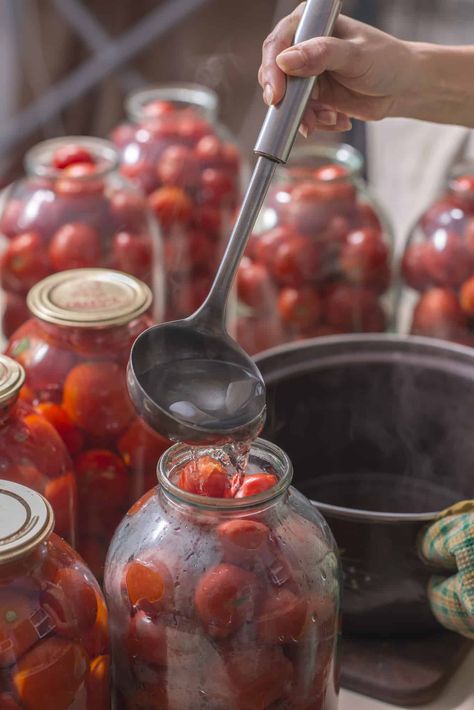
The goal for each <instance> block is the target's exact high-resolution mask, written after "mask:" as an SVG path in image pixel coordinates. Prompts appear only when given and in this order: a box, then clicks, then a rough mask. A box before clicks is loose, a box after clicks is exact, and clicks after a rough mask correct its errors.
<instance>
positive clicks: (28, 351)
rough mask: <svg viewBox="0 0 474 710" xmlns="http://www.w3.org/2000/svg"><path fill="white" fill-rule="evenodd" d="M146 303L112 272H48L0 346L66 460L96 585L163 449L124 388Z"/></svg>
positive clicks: (130, 280)
mask: <svg viewBox="0 0 474 710" xmlns="http://www.w3.org/2000/svg"><path fill="white" fill-rule="evenodd" d="M151 300H152V295H151V291H150V289H149V288H148V286H146V285H145V284H144V283H142V282H141V281H139V280H138V279H135V278H134V277H133V276H129V275H128V274H123V273H120V272H118V271H111V270H108V269H74V270H71V271H65V272H62V273H59V274H53V275H52V276H49V277H47V278H46V279H44V280H43V281H41V282H40V283H38V284H36V286H34V287H33V288H32V289H31V291H30V292H29V294H28V306H29V309H30V311H31V314H32V315H33V318H31V319H30V320H29V321H27V322H26V323H24V324H23V325H22V326H21V327H20V328H19V329H18V330H17V331H16V332H15V333H14V334H13V336H12V337H11V339H10V341H9V344H8V348H7V353H8V354H9V355H10V356H11V357H12V358H15V359H16V360H18V362H20V363H21V364H22V365H23V367H24V368H25V372H26V388H27V389H26V391H25V393H24V396H25V397H26V396H28V397H29V398H30V400H31V401H32V403H33V404H34V406H35V407H36V408H37V409H38V410H39V411H40V412H41V413H42V414H43V416H45V417H46V418H48V419H49V421H50V422H51V423H52V424H53V425H54V426H55V427H56V429H57V431H58V432H59V434H60V435H61V436H62V438H63V440H64V442H65V443H66V445H67V447H68V448H69V451H70V453H71V455H72V456H73V460H74V466H75V471H76V477H77V484H78V496H79V510H80V515H79V526H78V536H79V541H78V549H79V551H80V553H81V554H82V555H83V557H84V558H85V560H86V561H87V562H88V564H89V566H90V567H91V568H92V570H93V572H94V574H95V575H96V576H97V577H98V578H101V575H102V568H103V563H104V560H105V555H106V552H107V546H108V544H109V541H110V538H111V537H112V534H113V531H114V529H115V527H116V525H117V524H118V523H119V522H120V520H121V519H122V516H123V515H124V514H125V512H126V511H127V509H128V508H129V506H130V505H131V504H132V503H133V502H134V501H135V500H136V499H137V498H138V497H139V496H141V495H142V494H143V493H144V492H145V491H146V490H148V488H149V487H150V485H151V483H150V482H151V481H153V480H154V472H155V466H156V458H157V457H158V456H160V455H161V453H162V452H163V451H164V449H165V448H166V447H167V446H168V445H169V442H168V441H166V440H165V439H163V438H162V437H160V436H159V435H158V434H155V432H153V431H151V429H149V428H148V427H147V426H146V425H145V424H144V423H143V422H142V421H141V420H140V419H139V418H138V417H137V416H136V415H135V411H134V409H133V406H132V403H131V400H130V398H129V395H128V391H127V385H126V366H127V362H128V358H129V354H130V349H131V346H132V344H133V342H134V340H135V338H136V337H137V336H138V335H139V333H141V332H142V331H143V330H145V329H146V328H148V327H149V326H150V325H151V319H150V317H149V316H148V315H147V311H148V309H149V307H150V304H151Z"/></svg>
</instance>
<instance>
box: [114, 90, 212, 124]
mask: <svg viewBox="0 0 474 710" xmlns="http://www.w3.org/2000/svg"><path fill="white" fill-rule="evenodd" d="M154 102H164V103H169V104H172V105H173V107H174V108H175V109H176V111H179V110H183V109H191V110H193V111H194V112H196V113H198V114H199V115H200V116H201V117H202V118H204V119H206V120H208V121H210V122H211V123H215V122H216V120H217V112H218V98H217V94H216V93H215V92H214V91H212V90H211V89H208V88H207V87H205V86H200V85H199V84H163V85H161V86H157V87H155V88H152V89H145V90H140V91H136V92H134V93H132V94H130V96H129V97H128V98H127V100H126V102H125V109H126V112H127V115H128V117H129V119H130V120H131V121H134V122H137V123H138V122H142V121H150V120H153V119H154V118H156V119H157V120H163V119H164V118H166V115H167V114H163V115H160V116H154V115H153V114H152V113H151V112H147V106H149V105H150V104H151V103H154ZM172 116H173V113H171V117H172Z"/></svg>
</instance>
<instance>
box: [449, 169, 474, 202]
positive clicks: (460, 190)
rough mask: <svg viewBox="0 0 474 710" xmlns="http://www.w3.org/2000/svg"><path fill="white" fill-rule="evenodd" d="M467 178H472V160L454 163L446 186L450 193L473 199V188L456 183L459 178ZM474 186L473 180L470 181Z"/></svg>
mask: <svg viewBox="0 0 474 710" xmlns="http://www.w3.org/2000/svg"><path fill="white" fill-rule="evenodd" d="M463 176H469V177H473V178H474V160H464V161H462V162H460V163H456V165H454V167H453V168H452V170H451V171H450V173H449V178H448V186H449V189H450V191H451V192H453V193H454V194H455V195H457V196H458V197H464V198H466V197H467V198H469V199H474V188H472V187H471V186H467V185H462V184H460V183H459V182H458V180H459V178H462V177H463ZM472 184H473V185H474V179H473V180H472Z"/></svg>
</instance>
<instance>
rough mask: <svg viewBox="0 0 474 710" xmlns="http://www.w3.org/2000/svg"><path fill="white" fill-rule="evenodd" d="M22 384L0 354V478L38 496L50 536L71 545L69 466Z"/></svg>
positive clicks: (18, 371) (17, 368)
mask: <svg viewBox="0 0 474 710" xmlns="http://www.w3.org/2000/svg"><path fill="white" fill-rule="evenodd" d="M24 381H25V371H24V369H23V367H22V366H21V365H19V364H18V363H17V362H16V361H15V360H12V359H11V358H9V357H6V356H5V355H0V478H1V479H5V480H8V481H14V482H15V483H20V484H22V485H24V486H28V487H29V488H33V489H34V490H35V491H38V492H39V493H42V494H43V495H44V496H45V497H46V498H47V499H48V501H49V502H50V503H51V505H52V507H53V509H54V514H55V518H56V532H57V533H58V535H61V536H62V537H64V538H66V539H67V540H68V541H69V542H70V543H71V544H74V543H75V527H76V526H75V521H76V503H77V500H76V499H77V490H76V479H75V475H74V469H73V465H72V461H71V458H70V456H69V453H68V451H67V449H66V447H65V445H64V443H63V441H62V440H61V438H60V436H58V433H57V431H56V429H55V428H54V427H53V426H51V424H50V423H49V422H48V421H47V420H46V419H45V418H44V417H43V416H41V414H39V413H38V412H37V411H35V409H33V407H32V405H31V404H30V403H29V402H28V401H26V400H27V399H28V396H26V398H25V394H27V393H25V392H24V391H22V389H21V388H22V385H23V383H24ZM0 525H1V520H0ZM0 646H1V643H0Z"/></svg>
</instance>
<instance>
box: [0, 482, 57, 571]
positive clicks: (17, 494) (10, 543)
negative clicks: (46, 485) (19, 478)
mask: <svg viewBox="0 0 474 710" xmlns="http://www.w3.org/2000/svg"><path fill="white" fill-rule="evenodd" d="M0 511H1V513H2V515H1V516H0V566H1V565H2V564H4V563H6V562H11V561H12V560H16V559H18V558H19V557H23V556H24V555H26V554H28V553H29V552H31V551H32V550H34V549H35V548H36V547H38V545H39V544H40V543H42V542H43V541H44V540H46V539H47V538H48V537H49V536H50V534H51V532H52V531H53V528H54V513H53V509H52V507H51V505H50V503H49V502H48V501H47V500H46V498H44V496H42V495H41V494H40V493H38V492H37V491H34V490H32V489H31V488H27V487H26V486H23V485H21V484H20V483H15V482H14V481H4V480H0Z"/></svg>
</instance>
